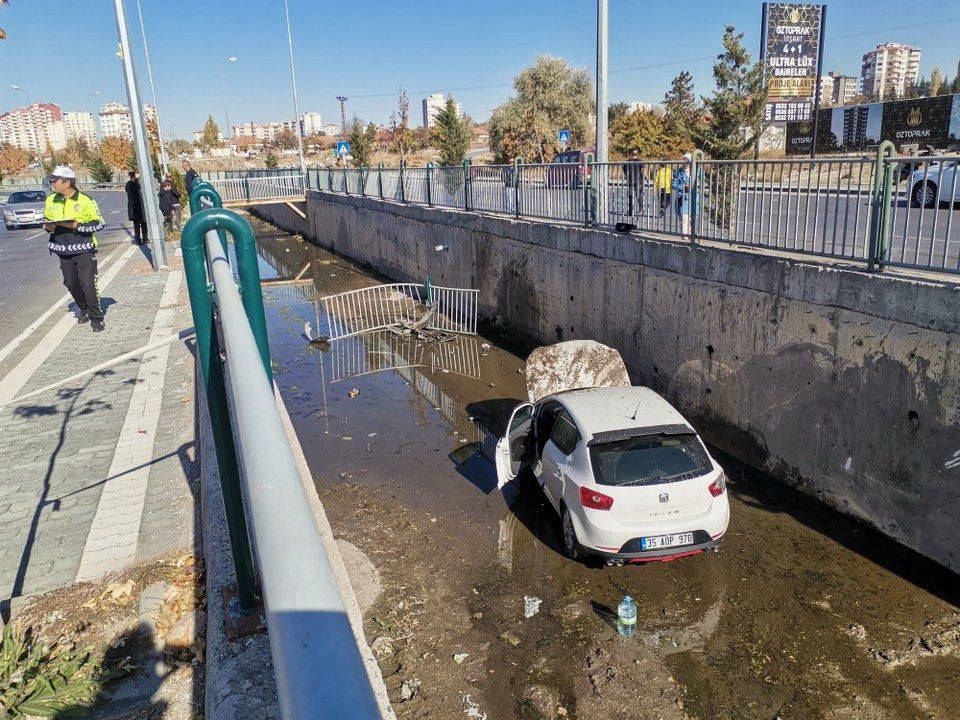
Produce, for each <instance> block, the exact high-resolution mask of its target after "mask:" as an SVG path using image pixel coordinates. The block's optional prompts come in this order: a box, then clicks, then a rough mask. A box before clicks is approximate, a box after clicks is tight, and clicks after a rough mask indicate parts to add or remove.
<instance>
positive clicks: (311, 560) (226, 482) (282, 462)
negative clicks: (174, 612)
mask: <svg viewBox="0 0 960 720" xmlns="http://www.w3.org/2000/svg"><path fill="white" fill-rule="evenodd" d="M201 195H204V196H206V197H207V199H208V200H210V201H211V202H212V203H213V204H214V205H215V206H216V205H220V204H221V199H220V198H219V197H218V196H216V193H215V191H213V189H212V188H211V187H210V185H209V184H206V183H201V186H200V187H199V188H198V189H195V190H194V193H193V194H192V195H191V197H190V204H191V208H192V209H193V210H194V214H193V216H192V217H191V218H190V220H189V222H188V223H187V225H186V226H185V227H184V229H183V235H182V238H183V240H182V246H183V256H184V267H185V272H186V276H187V286H188V291H189V295H190V305H191V310H192V313H193V321H194V326H195V328H196V336H197V350H198V357H199V362H200V367H201V371H202V376H203V382H204V390H205V394H206V398H207V405H208V409H209V414H210V422H211V428H212V431H213V438H214V445H215V448H216V456H217V464H218V469H219V475H220V483H221V490H222V493H223V499H224V506H225V510H226V516H227V525H228V532H229V536H230V544H231V551H232V554H233V563H234V569H235V571H236V576H237V587H236V591H237V595H236V599H235V600H234V601H232V602H230V604H229V617H230V618H232V619H238V618H242V617H244V616H247V617H249V616H251V615H252V616H254V617H256V614H259V612H260V611H259V610H258V609H257V599H258V595H259V596H260V597H261V598H262V602H263V611H264V615H265V617H266V624H267V628H268V630H269V639H270V648H271V652H272V656H273V667H274V673H275V675H276V684H277V697H278V700H279V706H280V716H281V717H282V718H285V719H290V720H306V719H307V718H330V719H331V720H332V719H333V718H337V719H340V718H348V719H353V718H356V719H357V720H361V719H362V720H373V719H374V718H380V714H379V710H378V706H377V702H376V700H375V698H374V694H373V690H372V688H371V685H370V680H369V677H368V676H367V672H366V669H365V667H364V663H363V660H362V658H361V656H360V651H359V648H358V647H357V642H356V638H355V636H354V634H353V630H352V628H351V626H350V622H349V619H348V617H347V613H346V610H345V609H344V605H343V600H342V598H341V596H340V591H339V587H338V585H337V581H336V579H335V577H334V575H333V571H332V569H331V567H330V563H329V559H328V557H327V554H326V549H325V547H324V544H323V540H322V538H321V537H320V534H319V531H318V529H317V525H316V520H315V518H314V517H313V514H312V512H311V511H310V509H309V508H310V506H309V503H308V499H307V496H306V491H305V489H304V485H303V483H302V481H301V478H300V471H299V469H298V467H297V463H296V460H295V459H294V455H293V451H292V448H291V445H290V441H289V439H288V437H287V435H286V432H285V430H284V426H283V422H282V420H281V417H280V413H279V410H278V408H277V400H276V397H275V395H274V387H273V381H272V372H271V364H270V349H269V346H268V343H267V333H266V321H265V318H264V312H263V298H262V294H261V287H260V278H259V274H258V269H257V253H256V249H255V241H254V237H253V231H252V230H251V229H250V225H249V224H248V223H247V222H246V221H245V220H244V219H243V218H241V217H240V216H239V215H237V214H236V213H233V212H231V211H229V210H224V209H222V208H220V207H212V208H209V209H206V210H201V209H200V208H201V197H200V196H201ZM222 233H229V234H230V235H231V236H232V238H233V241H234V246H235V251H236V252H235V254H236V269H237V275H238V277H237V278H235V277H234V273H233V270H232V269H231V267H230V263H229V259H228V255H227V248H226V243H225V242H224V240H223V239H222V237H221V234H222ZM238 280H239V288H238ZM241 481H242V490H241ZM245 501H246V502H245ZM248 517H249V521H250V522H249V525H248V522H247V518H248ZM250 537H252V538H253V539H254V542H253V543H251V542H250ZM251 545H252V546H253V548H254V550H255V553H256V560H257V562H256V568H258V569H259V580H260V582H259V587H258V585H257V575H256V571H255V569H254V567H255V566H254V562H253V556H252V554H251Z"/></svg>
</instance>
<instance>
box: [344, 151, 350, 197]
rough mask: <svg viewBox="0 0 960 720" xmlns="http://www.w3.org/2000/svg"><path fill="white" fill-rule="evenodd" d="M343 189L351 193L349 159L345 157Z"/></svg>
mask: <svg viewBox="0 0 960 720" xmlns="http://www.w3.org/2000/svg"><path fill="white" fill-rule="evenodd" d="M343 191H344V192H345V193H346V194H347V195H349V194H350V177H349V174H348V173H347V159H346V158H343Z"/></svg>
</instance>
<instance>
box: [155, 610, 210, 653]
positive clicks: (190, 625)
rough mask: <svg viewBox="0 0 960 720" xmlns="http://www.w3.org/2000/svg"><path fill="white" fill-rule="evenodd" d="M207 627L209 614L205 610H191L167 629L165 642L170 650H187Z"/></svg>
mask: <svg viewBox="0 0 960 720" xmlns="http://www.w3.org/2000/svg"><path fill="white" fill-rule="evenodd" d="M206 627H207V614H206V613H205V612H204V611H203V610H199V609H196V610H191V611H190V612H188V613H187V614H186V615H184V616H183V617H182V618H180V619H179V620H177V621H176V622H175V623H174V624H173V626H172V627H171V628H170V629H169V630H168V631H167V635H166V637H165V638H164V644H165V647H166V649H168V650H186V649H187V648H191V647H193V644H194V643H195V642H196V641H197V638H198V637H199V636H200V635H202V634H203V632H204V630H205V629H206Z"/></svg>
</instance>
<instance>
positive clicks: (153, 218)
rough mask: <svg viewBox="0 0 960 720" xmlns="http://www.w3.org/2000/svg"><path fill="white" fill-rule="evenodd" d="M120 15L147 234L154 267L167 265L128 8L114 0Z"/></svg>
mask: <svg viewBox="0 0 960 720" xmlns="http://www.w3.org/2000/svg"><path fill="white" fill-rule="evenodd" d="M113 7H114V11H115V12H116V15H117V35H118V37H119V40H120V55H121V59H122V60H123V75H124V80H125V81H126V85H127V101H128V102H129V103H130V125H131V129H132V130H133V149H134V152H135V154H136V157H137V166H138V167H139V168H141V170H142V172H141V173H140V191H141V193H143V209H144V213H145V214H146V216H147V217H146V220H147V237H149V238H151V239H152V240H153V246H152V250H153V252H152V253H151V254H152V256H153V269H154V270H159V269H160V268H162V267H166V260H167V257H166V255H167V252H166V247H165V246H164V239H163V223H162V222H161V221H160V208H159V207H158V206H157V182H156V179H155V178H154V177H153V172H151V171H149V170H147V168H150V167H151V165H150V151H149V149H148V148H147V133H146V123H145V122H144V120H143V105H142V104H141V102H140V90H139V88H138V87H137V72H136V69H135V68H134V66H133V52H132V48H131V47H130V36H129V34H128V31H127V10H126V7H124V2H123V0H114V2H113Z"/></svg>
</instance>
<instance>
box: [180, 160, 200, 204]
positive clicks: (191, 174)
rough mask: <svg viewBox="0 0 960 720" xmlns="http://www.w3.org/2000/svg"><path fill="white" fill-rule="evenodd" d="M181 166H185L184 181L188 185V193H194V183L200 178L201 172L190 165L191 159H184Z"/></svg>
mask: <svg viewBox="0 0 960 720" xmlns="http://www.w3.org/2000/svg"><path fill="white" fill-rule="evenodd" d="M180 167H182V168H183V182H184V183H185V184H186V186H187V195H192V194H193V184H194V183H195V182H196V181H197V180H199V179H200V173H198V172H197V171H196V170H194V169H193V168H192V167H191V166H190V161H189V160H184V161H183V162H182V163H180Z"/></svg>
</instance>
